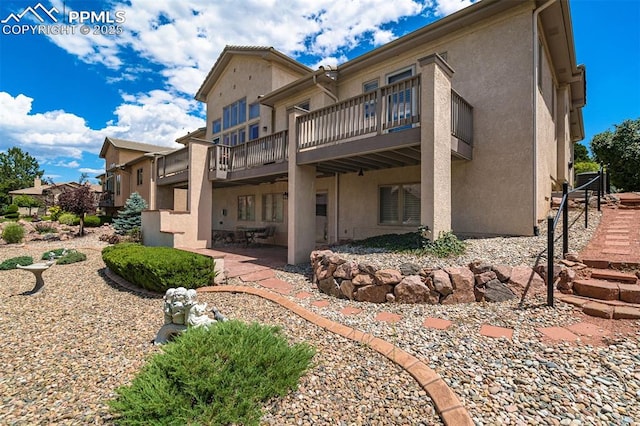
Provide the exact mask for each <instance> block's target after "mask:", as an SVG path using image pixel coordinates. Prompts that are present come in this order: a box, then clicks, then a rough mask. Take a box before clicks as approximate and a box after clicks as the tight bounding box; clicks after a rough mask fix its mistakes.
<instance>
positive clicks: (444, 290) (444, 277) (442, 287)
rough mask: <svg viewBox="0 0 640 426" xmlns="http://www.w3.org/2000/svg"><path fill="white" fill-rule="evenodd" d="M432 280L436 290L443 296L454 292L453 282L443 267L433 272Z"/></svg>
mask: <svg viewBox="0 0 640 426" xmlns="http://www.w3.org/2000/svg"><path fill="white" fill-rule="evenodd" d="M431 280H432V281H433V287H434V288H435V290H436V291H437V292H438V293H440V294H441V295H443V296H448V295H450V294H451V293H453V284H452V283H451V279H450V278H449V274H448V273H446V272H445V271H443V270H442V269H437V270H435V271H433V272H432V273H431Z"/></svg>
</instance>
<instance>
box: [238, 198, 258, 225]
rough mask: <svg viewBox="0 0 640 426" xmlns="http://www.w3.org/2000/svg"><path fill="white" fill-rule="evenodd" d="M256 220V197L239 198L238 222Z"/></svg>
mask: <svg viewBox="0 0 640 426" xmlns="http://www.w3.org/2000/svg"><path fill="white" fill-rule="evenodd" d="M255 219H256V196H255V195H241V196H239V197H238V220H255Z"/></svg>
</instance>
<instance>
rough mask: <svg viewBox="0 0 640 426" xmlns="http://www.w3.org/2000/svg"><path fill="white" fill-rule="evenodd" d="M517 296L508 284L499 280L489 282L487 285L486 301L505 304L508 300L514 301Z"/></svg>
mask: <svg viewBox="0 0 640 426" xmlns="http://www.w3.org/2000/svg"><path fill="white" fill-rule="evenodd" d="M515 297H516V295H515V294H514V293H513V291H511V290H510V289H509V287H507V285H506V284H504V283H501V282H500V280H498V279H497V278H496V279H495V280H492V281H489V282H488V283H487V284H486V285H485V292H484V299H485V300H486V301H487V302H504V301H506V300H511V299H514V298H515Z"/></svg>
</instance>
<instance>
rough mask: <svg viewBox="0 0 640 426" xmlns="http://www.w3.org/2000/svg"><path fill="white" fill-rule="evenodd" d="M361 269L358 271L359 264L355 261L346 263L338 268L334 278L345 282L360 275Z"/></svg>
mask: <svg viewBox="0 0 640 426" xmlns="http://www.w3.org/2000/svg"><path fill="white" fill-rule="evenodd" d="M359 272H360V269H358V264H357V263H356V262H354V261H350V262H345V263H342V264H340V265H338V267H337V268H336V270H335V272H334V273H333V276H334V277H336V278H342V279H345V280H350V279H353V277H355V276H356V275H357V274H358V273H359Z"/></svg>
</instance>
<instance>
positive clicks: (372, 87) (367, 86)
mask: <svg viewBox="0 0 640 426" xmlns="http://www.w3.org/2000/svg"><path fill="white" fill-rule="evenodd" d="M376 90H378V80H373V81H368V82H366V83H364V84H363V85H362V91H363V92H364V93H371V92H375V91H376ZM371 96H372V98H371V99H369V100H366V101H365V104H364V118H373V117H375V115H376V99H375V97H373V96H374V95H373V94H372V95H371Z"/></svg>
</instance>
